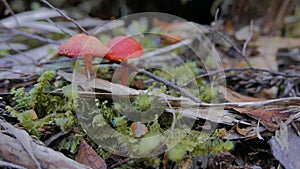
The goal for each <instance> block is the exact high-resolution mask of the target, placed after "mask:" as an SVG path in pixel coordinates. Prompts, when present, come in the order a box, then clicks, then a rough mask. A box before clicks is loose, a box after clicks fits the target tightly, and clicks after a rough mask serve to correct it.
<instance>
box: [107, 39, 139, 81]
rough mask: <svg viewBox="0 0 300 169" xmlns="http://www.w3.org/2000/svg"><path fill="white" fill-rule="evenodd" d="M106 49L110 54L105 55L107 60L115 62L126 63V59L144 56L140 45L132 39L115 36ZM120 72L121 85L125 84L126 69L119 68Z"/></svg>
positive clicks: (123, 67)
mask: <svg viewBox="0 0 300 169" xmlns="http://www.w3.org/2000/svg"><path fill="white" fill-rule="evenodd" d="M107 47H108V48H110V52H109V53H107V54H106V55H105V58H106V59H108V60H116V61H121V62H126V63H127V60H128V59H131V58H137V57H140V56H142V55H143V54H144V51H143V48H142V46H141V44H140V43H139V42H138V41H137V40H135V39H134V38H132V37H127V36H117V37H115V38H113V39H111V40H110V41H109V42H108V44H107ZM121 70H122V72H123V73H122V84H123V85H126V83H127V67H125V66H121Z"/></svg>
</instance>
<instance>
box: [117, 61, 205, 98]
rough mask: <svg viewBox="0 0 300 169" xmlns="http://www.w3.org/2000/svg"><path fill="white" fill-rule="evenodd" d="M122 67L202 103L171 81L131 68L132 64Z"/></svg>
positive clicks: (123, 64)
mask: <svg viewBox="0 0 300 169" xmlns="http://www.w3.org/2000/svg"><path fill="white" fill-rule="evenodd" d="M121 65H122V66H126V67H128V68H129V69H132V70H134V71H136V72H140V73H142V74H144V75H146V76H148V77H150V78H152V79H154V80H156V81H159V82H162V83H163V84H165V85H167V86H169V87H171V88H173V89H174V90H176V91H178V92H179V93H181V94H182V95H183V96H185V97H188V98H190V99H191V100H193V101H194V102H196V103H201V100H200V99H199V98H198V97H196V96H194V95H193V94H191V93H190V92H188V91H187V90H185V89H183V88H181V87H179V86H177V85H175V84H174V83H172V82H170V81H168V80H166V79H163V78H161V77H158V76H155V75H154V74H152V73H151V72H148V71H146V70H145V69H140V68H137V67H134V66H131V65H130V64H128V63H125V62H121Z"/></svg>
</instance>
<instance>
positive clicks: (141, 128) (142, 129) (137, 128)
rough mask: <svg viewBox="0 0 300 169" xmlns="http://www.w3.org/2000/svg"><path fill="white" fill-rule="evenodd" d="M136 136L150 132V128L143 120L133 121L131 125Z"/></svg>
mask: <svg viewBox="0 0 300 169" xmlns="http://www.w3.org/2000/svg"><path fill="white" fill-rule="evenodd" d="M130 128H131V130H132V132H133V136H134V137H141V136H143V135H145V134H146V133H148V128H147V127H146V126H145V125H144V124H142V123H141V122H133V123H132V124H131V125H130Z"/></svg>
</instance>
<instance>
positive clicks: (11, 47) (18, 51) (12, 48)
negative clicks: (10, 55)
mask: <svg viewBox="0 0 300 169" xmlns="http://www.w3.org/2000/svg"><path fill="white" fill-rule="evenodd" d="M0 42H1V43H3V44H5V45H7V46H8V47H9V48H10V49H11V50H13V51H15V52H17V53H19V54H21V55H23V56H25V57H26V58H28V59H30V60H31V61H32V62H33V63H35V60H33V59H32V58H31V57H30V56H28V55H26V54H25V53H23V52H21V51H20V50H18V49H15V48H14V47H13V46H11V45H10V44H9V43H8V42H5V41H3V40H1V39H0Z"/></svg>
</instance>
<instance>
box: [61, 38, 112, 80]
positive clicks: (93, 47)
mask: <svg viewBox="0 0 300 169" xmlns="http://www.w3.org/2000/svg"><path fill="white" fill-rule="evenodd" d="M59 53H60V54H62V55H66V56H70V57H74V58H76V57H79V56H83V59H84V71H85V73H87V74H88V76H89V74H90V72H91V70H92V59H93V56H96V57H104V56H105V55H106V54H108V53H109V49H108V48H107V47H106V46H105V45H104V44H102V43H101V42H100V41H99V40H98V39H97V38H96V37H94V36H90V35H86V34H77V35H75V36H73V37H71V38H70V39H68V40H67V41H65V42H64V43H63V44H61V45H60V46H59Z"/></svg>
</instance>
